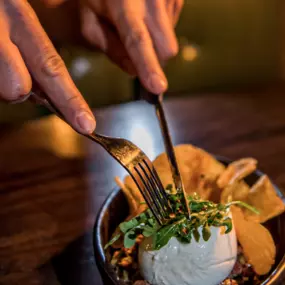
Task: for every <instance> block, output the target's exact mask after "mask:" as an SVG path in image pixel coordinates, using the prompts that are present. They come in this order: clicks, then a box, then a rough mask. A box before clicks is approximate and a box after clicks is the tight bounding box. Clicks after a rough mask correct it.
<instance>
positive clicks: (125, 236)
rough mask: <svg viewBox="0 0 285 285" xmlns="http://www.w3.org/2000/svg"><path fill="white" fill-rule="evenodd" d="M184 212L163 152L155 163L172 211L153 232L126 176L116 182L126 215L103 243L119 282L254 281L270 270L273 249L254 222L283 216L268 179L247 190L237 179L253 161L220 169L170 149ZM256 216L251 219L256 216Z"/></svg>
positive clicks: (189, 151) (192, 153) (192, 152)
mask: <svg viewBox="0 0 285 285" xmlns="http://www.w3.org/2000/svg"><path fill="white" fill-rule="evenodd" d="M175 151H176V155H177V160H178V164H179V167H180V171H181V174H182V178H183V181H184V185H185V189H186V192H187V195H188V199H189V206H190V208H191V219H190V220H189V219H187V218H186V217H185V215H184V211H183V206H182V204H181V203H180V199H181V197H179V193H177V192H176V189H173V187H172V181H171V173H170V169H169V165H168V162H167V158H166V155H165V154H162V155H160V156H159V157H158V158H157V159H156V160H155V161H154V166H155V167H156V169H157V171H158V173H159V176H160V178H161V180H162V183H163V184H164V186H165V189H166V192H167V195H168V197H169V200H170V202H171V204H172V208H173V213H171V215H170V219H169V221H168V223H167V224H166V225H164V226H163V227H160V226H159V225H158V224H157V223H156V221H155V219H154V217H153V216H152V214H151V212H150V210H149V209H147V206H146V205H145V203H144V201H143V198H142V196H141V195H140V192H139V191H138V189H137V188H136V186H135V184H134V182H133V181H132V180H131V178H130V177H127V178H126V179H125V181H124V183H123V182H121V181H120V180H118V179H117V182H118V183H119V185H120V186H121V188H122V189H123V191H124V193H125V194H126V197H127V199H128V202H129V205H130V209H131V213H130V216H129V217H128V219H127V220H126V221H125V222H122V223H121V224H120V226H119V228H118V229H117V230H116V232H115V233H114V235H113V238H112V240H111V241H110V242H109V243H108V244H107V245H106V247H105V248H106V250H107V251H108V252H109V255H110V256H111V258H110V260H109V262H110V263H111V264H112V265H113V268H114V270H116V272H117V276H118V278H120V280H123V281H124V282H125V283H126V284H135V285H138V284H151V285H158V284H161V285H174V284H175V285H176V284H177V285H179V284H181V285H192V284H197V285H199V284H203V285H211V284H213V285H218V284H260V280H261V279H260V277H262V276H263V275H266V274H268V273H269V272H270V270H271V267H272V266H273V264H274V260H275V254H276V248H275V244H274V241H273V239H272V236H271V234H270V232H269V231H268V230H267V229H266V228H265V227H264V226H263V225H262V224H261V223H264V222H265V221H267V220H269V219H271V218H273V217H275V216H277V215H279V214H281V213H282V212H284V204H283V202H282V200H281V199H280V197H278V196H277V194H276V192H275V190H274V187H273V185H272V184H271V182H270V180H269V179H268V177H267V176H263V177H261V179H260V180H259V181H257V183H255V184H254V185H253V186H252V187H250V186H248V185H247V183H246V182H245V181H244V178H245V177H246V176H248V175H249V174H250V173H252V172H253V171H255V169H256V165H257V162H256V160H254V159H251V158H248V159H242V160H238V161H236V162H233V163H231V164H230V165H229V166H228V167H225V166H224V165H222V164H221V163H219V162H218V161H217V160H216V159H215V158H214V157H212V156H211V155H210V154H208V153H206V152H205V151H203V150H201V149H198V148H195V147H193V146H191V145H181V146H178V147H176V148H175ZM257 213H258V214H257Z"/></svg>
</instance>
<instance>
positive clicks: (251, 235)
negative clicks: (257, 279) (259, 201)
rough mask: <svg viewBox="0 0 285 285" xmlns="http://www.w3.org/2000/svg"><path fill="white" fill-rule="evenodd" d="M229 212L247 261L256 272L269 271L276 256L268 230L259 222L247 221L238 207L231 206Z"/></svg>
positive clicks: (260, 273) (264, 272) (265, 272)
mask: <svg viewBox="0 0 285 285" xmlns="http://www.w3.org/2000/svg"><path fill="white" fill-rule="evenodd" d="M231 212H232V216H233V223H234V227H235V230H236V234H237V239H238V241H239V243H240V244H241V246H242V248H243V252H244V255H245V257H246V259H247V262H248V263H249V264H251V265H252V266H253V269H254V271H255V272H256V273H257V274H259V275H265V274H267V273H269V271H270V270H271V268H272V266H273V265H274V263H275V256H276V247H275V244H274V240H273V238H272V236H271V234H270V232H269V231H268V230H267V229H266V228H265V227H264V226H263V225H261V224H259V223H256V222H252V221H247V220H246V219H245V217H244V214H243V212H242V210H241V209H240V208H238V207H235V206H232V207H231Z"/></svg>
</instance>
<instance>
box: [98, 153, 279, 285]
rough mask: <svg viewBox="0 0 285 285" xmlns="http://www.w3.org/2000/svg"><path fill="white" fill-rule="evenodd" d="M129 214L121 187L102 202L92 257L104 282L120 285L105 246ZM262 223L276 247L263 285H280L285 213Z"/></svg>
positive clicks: (251, 181)
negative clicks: (108, 259)
mask: <svg viewBox="0 0 285 285" xmlns="http://www.w3.org/2000/svg"><path fill="white" fill-rule="evenodd" d="M218 160H219V161H220V162H222V163H223V164H225V165H227V164H228V163H229V162H230V161H229V160H228V159H224V158H218ZM262 175H263V173H262V172H261V171H258V170H257V171H255V172H254V173H253V174H251V175H250V176H249V177H247V179H246V182H247V183H248V184H249V185H253V184H254V183H255V182H256V181H257V180H258V178H259V177H261V176H262ZM274 186H275V189H276V192H277V193H278V195H279V196H280V197H281V198H282V200H283V201H284V202H285V196H284V194H283V193H282V191H281V190H280V189H279V188H278V187H277V186H276V185H274ZM128 214H129V206H128V202H127V200H126V198H125V196H124V194H123V192H122V191H121V190H120V189H116V190H114V191H113V192H112V193H111V195H110V196H109V197H108V198H107V200H106V201H105V203H104V204H103V206H102V208H101V210H100V212H99V214H98V217H97V220H96V224H95V227H94V236H93V238H94V254H95V260H96V263H97V266H98V269H99V271H100V274H101V277H102V280H103V282H104V284H105V285H122V284H123V283H122V282H119V281H118V280H117V277H116V275H115V273H114V272H113V270H112V268H111V266H110V265H109V264H108V263H107V257H106V255H105V252H104V245H105V244H106V243H107V242H108V241H109V240H110V237H111V235H112V234H113V232H114V231H115V229H116V228H117V226H118V225H119V224H120V223H121V222H122V221H124V219H126V217H127V216H128ZM265 226H266V227H267V228H268V229H269V231H270V232H271V234H272V236H273V238H274V241H275V244H276V249H277V256H276V263H275V265H274V266H273V269H272V271H271V272H270V274H269V275H268V276H267V277H266V279H265V280H264V282H263V283H262V285H265V284H266V285H281V284H285V214H282V215H280V216H278V217H276V218H274V219H271V220H270V221H268V222H267V223H266V224H265Z"/></svg>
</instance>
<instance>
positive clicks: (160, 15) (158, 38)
mask: <svg viewBox="0 0 285 285" xmlns="http://www.w3.org/2000/svg"><path fill="white" fill-rule="evenodd" d="M166 8H167V7H166V5H165V3H164V0H151V1H149V2H148V10H149V15H148V17H147V18H146V23H147V26H148V29H149V31H150V34H151V37H152V39H153V41H154V46H155V48H156V51H157V53H158V55H159V58H160V59H162V60H167V59H169V58H171V57H173V56H175V55H176V54H177V52H178V43H177V39H176V35H175V32H174V28H173V24H172V22H171V21H170V18H169V16H168V13H167V9H166Z"/></svg>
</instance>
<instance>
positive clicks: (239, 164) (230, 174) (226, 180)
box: [217, 158, 257, 188]
mask: <svg viewBox="0 0 285 285" xmlns="http://www.w3.org/2000/svg"><path fill="white" fill-rule="evenodd" d="M256 166H257V160H256V159H253V158H243V159H240V160H237V161H234V162H232V163H230V164H229V165H228V167H227V168H226V170H225V171H224V172H223V173H222V174H221V175H220V177H219V179H218V181H217V184H218V186H219V187H220V188H225V187H227V186H229V185H232V184H234V183H235V182H237V181H240V180H242V179H243V178H245V177H246V176H248V175H249V174H251V173H252V172H253V171H255V170H256Z"/></svg>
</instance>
